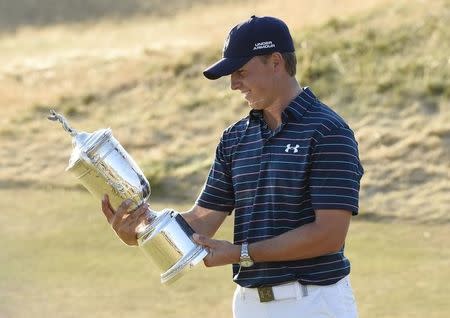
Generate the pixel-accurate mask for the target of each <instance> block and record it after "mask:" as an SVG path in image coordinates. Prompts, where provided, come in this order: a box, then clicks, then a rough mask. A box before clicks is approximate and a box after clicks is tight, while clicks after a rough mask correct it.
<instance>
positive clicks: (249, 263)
mask: <svg viewBox="0 0 450 318" xmlns="http://www.w3.org/2000/svg"><path fill="white" fill-rule="evenodd" d="M252 265H253V261H252V260H251V259H244V260H241V266H242V267H250V266H252Z"/></svg>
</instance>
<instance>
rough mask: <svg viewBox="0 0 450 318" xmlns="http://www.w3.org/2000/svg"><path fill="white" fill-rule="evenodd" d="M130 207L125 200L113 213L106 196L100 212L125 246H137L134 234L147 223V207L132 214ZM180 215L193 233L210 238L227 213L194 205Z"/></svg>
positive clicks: (129, 203) (144, 205) (145, 205)
mask: <svg viewBox="0 0 450 318" xmlns="http://www.w3.org/2000/svg"><path fill="white" fill-rule="evenodd" d="M130 206H131V200H125V201H124V202H122V204H121V205H120V206H119V207H118V208H117V211H115V210H114V208H113V207H112V206H111V203H110V201H109V198H108V196H107V195H105V197H104V198H103V200H102V211H103V213H104V214H105V216H106V219H107V220H108V223H109V224H111V227H112V228H113V230H114V231H115V232H116V234H117V236H119V238H120V239H121V240H122V241H123V242H124V243H125V244H127V245H137V238H136V234H137V229H138V226H139V225H140V224H142V223H148V222H149V220H148V216H147V212H148V210H149V206H148V205H147V204H143V205H141V206H140V207H139V208H138V209H137V210H136V211H134V212H133V213H130V211H129V210H128V209H129V207H130ZM181 215H182V216H183V218H184V219H185V220H186V221H187V223H189V225H190V226H191V227H192V228H193V229H194V231H196V232H197V233H200V234H202V235H205V236H208V237H211V236H213V235H214V234H215V233H216V232H217V230H218V229H219V227H220V225H221V224H222V223H223V221H224V220H225V218H226V216H227V213H225V212H219V211H214V210H209V209H205V208H202V207H200V206H198V205H195V206H194V207H193V208H192V209H191V210H190V211H188V212H186V213H182V214H181Z"/></svg>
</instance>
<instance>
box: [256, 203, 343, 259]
mask: <svg viewBox="0 0 450 318" xmlns="http://www.w3.org/2000/svg"><path fill="white" fill-rule="evenodd" d="M324 216H325V215H322V217H324ZM350 216H351V214H349V213H348V212H345V211H344V212H343V213H342V212H340V213H339V215H338V214H337V213H333V212H331V213H329V214H328V215H326V216H325V217H326V218H327V220H326V221H325V222H323V220H321V222H317V220H316V222H313V223H309V224H305V225H303V226H301V227H299V228H296V229H293V230H291V231H288V232H286V233H283V234H281V235H279V236H276V237H273V238H270V239H267V240H263V241H259V242H254V243H251V244H250V245H249V253H250V256H251V257H252V259H253V260H254V261H255V262H274V261H291V260H298V259H305V258H312V257H317V256H322V255H326V254H330V253H334V252H337V251H339V250H340V249H341V248H342V246H343V244H344V241H345V236H346V234H347V230H348V225H349V222H350Z"/></svg>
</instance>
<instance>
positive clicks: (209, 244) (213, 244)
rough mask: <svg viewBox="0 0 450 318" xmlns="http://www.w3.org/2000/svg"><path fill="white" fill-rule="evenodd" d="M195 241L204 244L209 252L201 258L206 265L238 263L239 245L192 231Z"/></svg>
mask: <svg viewBox="0 0 450 318" xmlns="http://www.w3.org/2000/svg"><path fill="white" fill-rule="evenodd" d="M192 238H193V239H194V241H195V242H197V243H198V244H200V245H203V246H205V247H206V248H207V249H208V250H209V253H208V255H207V256H206V257H205V258H204V259H203V262H204V263H205V265H206V266H207V267H212V266H221V265H227V264H237V263H239V258H240V255H241V247H240V246H239V245H234V244H231V243H230V242H227V241H219V240H213V239H211V238H209V237H207V236H205V235H201V234H197V233H194V235H193V236H192Z"/></svg>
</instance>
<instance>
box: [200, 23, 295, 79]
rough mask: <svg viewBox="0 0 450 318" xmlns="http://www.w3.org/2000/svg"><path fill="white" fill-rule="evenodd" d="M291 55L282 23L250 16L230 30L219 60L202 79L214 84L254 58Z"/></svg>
mask: <svg viewBox="0 0 450 318" xmlns="http://www.w3.org/2000/svg"><path fill="white" fill-rule="evenodd" d="M294 51H295V48H294V42H293V41H292V37H291V34H290V32H289V29H288V27H287V25H286V24H285V23H284V22H283V21H281V20H280V19H277V18H274V17H256V16H254V15H253V16H252V17H251V18H250V19H248V20H247V21H244V22H242V23H240V24H238V25H236V26H235V27H234V28H232V29H231V31H230V33H229V34H228V37H227V39H226V40H225V43H224V46H223V55H222V59H221V60H220V61H218V62H216V63H214V64H213V65H211V66H210V67H208V68H207V69H206V70H204V71H203V75H205V77H206V78H208V79H211V80H215V79H218V78H219V77H222V76H225V75H230V74H231V73H233V72H234V71H236V70H238V69H240V68H241V67H242V66H243V65H244V64H245V63H247V62H248V61H250V60H251V59H252V58H253V57H254V56H258V55H266V54H270V53H273V52H280V53H285V52H294Z"/></svg>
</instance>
